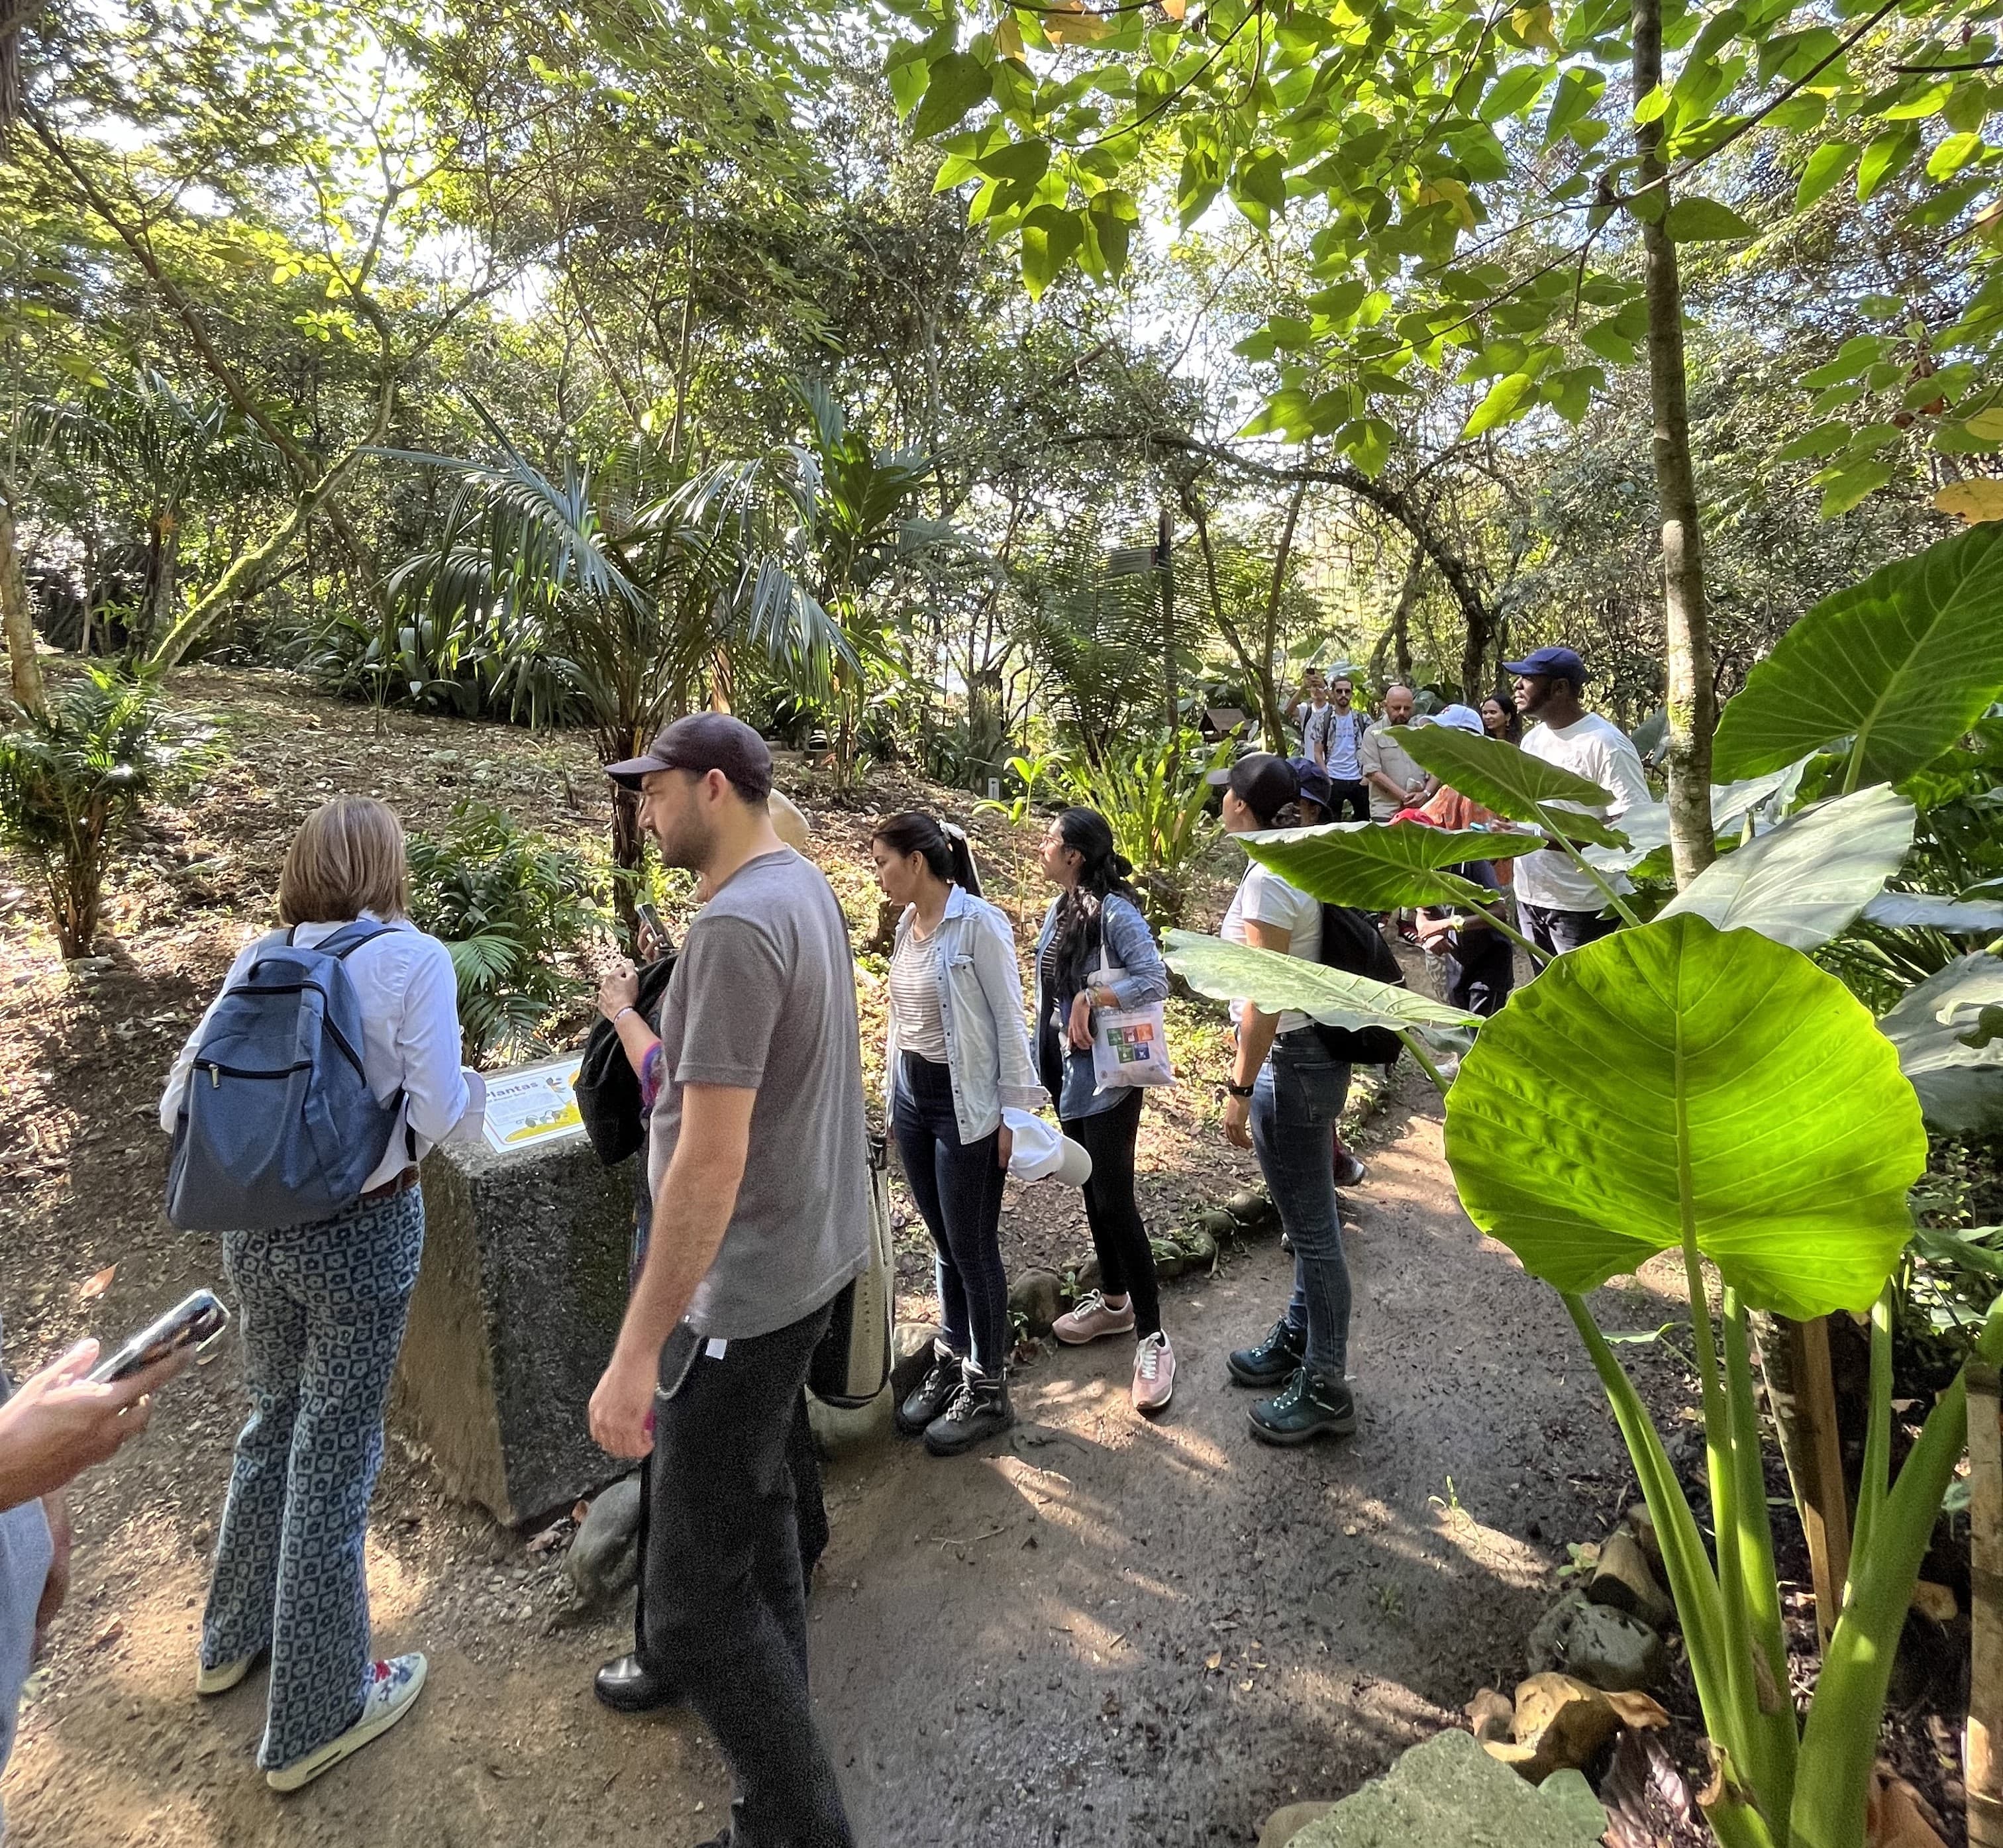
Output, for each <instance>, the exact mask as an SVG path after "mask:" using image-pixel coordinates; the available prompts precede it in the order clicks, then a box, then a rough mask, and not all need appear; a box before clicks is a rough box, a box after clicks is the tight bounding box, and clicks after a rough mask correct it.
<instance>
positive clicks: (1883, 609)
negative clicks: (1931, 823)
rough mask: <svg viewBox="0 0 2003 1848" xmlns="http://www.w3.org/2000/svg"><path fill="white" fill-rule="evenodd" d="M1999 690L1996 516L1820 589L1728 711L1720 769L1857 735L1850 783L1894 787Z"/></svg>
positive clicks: (1776, 760)
mask: <svg viewBox="0 0 2003 1848" xmlns="http://www.w3.org/2000/svg"><path fill="white" fill-rule="evenodd" d="M1999 689H2003V523H1998V522H1993V521H1992V522H1987V523H1986V524H1984V525H1981V526H1971V527H1970V528H1969V529H1968V530H1967V531H1966V532H1965V533H1957V534H1956V536H1954V537H1953V538H1952V539H1944V540H1942V541H1941V542H1940V543H1938V545H1934V546H1929V547H1928V548H1927V549H1926V550H1924V552H1921V553H1920V554H1917V556H1915V557H1911V558H1906V559H1902V560H1900V561H1899V562H1898V563H1897V564H1888V565H1886V567H1885V568H1884V569H1883V570H1882V571H1874V572H1873V573H1872V575H1870V576H1869V577H1868V578H1865V580H1864V582H1862V583H1861V584H1855V585H1851V587H1850V589H1847V590H1840V591H1838V592H1836V594H1835V595H1834V596H1827V597H1824V598H1823V600H1822V601H1821V602H1820V603H1818V604H1816V606H1815V607H1814V608H1813V609H1812V610H1810V611H1809V613H1808V614H1807V615H1806V616H1805V617H1802V620H1800V621H1799V622H1798V623H1796V624H1795V626H1794V627H1792V629H1790V630H1789V631H1788V632H1787V634H1785V635H1784V636H1782V637H1781V640H1780V641H1779V643H1778V645H1776V647H1775V648H1774V652H1773V653H1772V654H1771V655H1768V656H1767V659H1765V660H1764V661H1763V662H1760V665H1758V666H1757V667H1756V668H1754V669H1753V671H1752V672H1751V673H1750V674H1749V675H1748V676H1746V685H1745V686H1744V688H1743V690H1741V691H1740V693H1739V695H1738V696H1737V697H1736V698H1735V699H1734V700H1732V702H1731V704H1729V705H1728V706H1727V707H1725V716H1724V718H1723V719H1722V721H1721V722H1720V723H1719V725H1718V741H1717V744H1716V746H1715V764H1716V768H1717V773H1718V774H1719V775H1720V776H1726V777H1750V776H1757V775H1758V774H1760V772H1761V771H1763V770H1778V769H1779V768H1780V767H1781V766H1782V765H1783V764H1785V763H1790V762H1792V760H1794V759H1795V758H1797V757H1799V756H1802V755H1804V754H1805V753H1807V752H1810V751H1816V750H1819V749H1822V748H1823V746H1826V745H1829V744H1832V743H1833V742H1836V741H1837V739H1843V738H1852V737H1854V739H1855V740H1856V742H1855V745H1854V749H1856V750H1857V751H1858V753H1860V760H1859V765H1858V771H1859V774H1858V776H1857V777H1856V778H1855V779H1854V781H1858V782H1863V783H1880V782H1882V783H1896V782H1898V781H1900V780H1901V779H1902V778H1903V777H1907V776H1910V774H1912V773H1913V772H1914V770H1917V769H1919V768H1920V767H1921V765H1923V764H1925V763H1931V761H1932V760H1934V759H1935V757H1937V756H1939V755H1940V753H1942V751H1944V750H1945V749H1948V748H1949V746H1951V745H1952V744H1953V742H1955V740H1956V739H1957V738H1959V736H1960V735H1962V733H1963V732H1966V730H1967V729H1968V728H1969V727H1970V725H1973V724H1974V722H1975V721H1976V720H1977V718H1980V716H1981V714H1982V711H1983V709H1984V707H1986V706H1987V705H1988V704H1989V703H1990V702H1991V700H1994V698H1995V697H1996V696H1997V693H1998V690H1999Z"/></svg>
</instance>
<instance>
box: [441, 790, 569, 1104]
mask: <svg viewBox="0 0 2003 1848" xmlns="http://www.w3.org/2000/svg"><path fill="white" fill-rule="evenodd" d="M410 862H411V920H412V921H413V922H414V923H415V924H417V925H418V927H420V928H421V929H423V930H425V931H429V932H430V933H431V934H432V935H433V936H435V937H436V938H439V940H440V941H442V942H443V943H444V945H445V946H446V949H447V950H448V951H449V952H450V953H451V956H452V964H453V969H454V970H455V972H456V973H457V975H458V977H459V1024H460V1034H461V1036H462V1037H463V1040H464V1043H465V1044H464V1056H465V1058H466V1060H467V1064H470V1065H476V1066H477V1065H480V1064H484V1063H485V1062H487V1061H488V1060H491V1059H498V1060H502V1061H504V1062H505V1061H506V1060H513V1059H519V1058H523V1057H531V1056H533V1055H534V1054H536V1053H541V1052H546V1051H548V1050H551V1047H552V1046H553V1044H554V1034H555V1032H557V1031H558V1029H559V1027H560V1023H561V1018H562V1016H563V1015H564V1013H565V1011H566V1010H567V1009H568V1007H569V1006H570V1005H571V1004H572V1003H574V1002H575V1001H578V1000H579V998H580V997H582V995H584V994H586V992H588V991H589V988H590V987H591V981H590V977H589V974H588V973H586V970H585V969H584V968H583V966H582V955H583V953H584V952H586V951H588V950H589V949H590V948H593V947H594V946H596V945H599V944H601V943H603V941H605V940H606V936H607V934H608V920H607V917H606V910H605V908H604V907H603V905H602V904H601V903H600V897H599V893H598V891H597V886H598V880H597V878H596V875H595V874H594V872H593V868H592V867H591V865H589V862H588V861H586V859H585V858H584V857H583V855H582V854H579V853H578V852H577V851H575V850H574V849H572V848H570V847H561V846H558V844H555V843H554V842H552V841H550V840H546V839H545V838H544V837H542V836H541V835H539V834H537V833H533V832H531V831H530V830H528V829H526V828H524V827H523V826H520V824H519V823H517V822H516V820H515V819H513V817H512V816H509V814H507V813H506V812H505V811H504V810H502V809H497V808H495V806H493V805H491V803H484V802H461V803H460V805H459V806H458V807H457V808H456V809H454V810H453V814H452V820H451V823H450V826H449V827H448V829H447V830H446V833H445V834H444V835H443V836H442V837H440V838H439V839H437V840H433V839H432V838H430V837H428V836H425V835H422V834H414V835H412V836H411V841H410Z"/></svg>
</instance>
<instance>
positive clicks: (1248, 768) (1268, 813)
mask: <svg viewBox="0 0 2003 1848" xmlns="http://www.w3.org/2000/svg"><path fill="white" fill-rule="evenodd" d="M1204 781H1205V782H1207V783H1208V784H1211V787H1212V788H1217V789H1229V791H1231V793H1232V795H1235V796H1236V797H1237V798H1238V799H1239V801H1240V802H1243V804H1244V805H1245V806H1246V808H1248V809H1250V810H1251V811H1252V812H1253V814H1254V815H1256V816H1257V817H1258V818H1259V819H1260V821H1261V822H1262V823H1264V822H1270V821H1271V819H1273V817H1274V816H1276V815H1278V813H1279V812H1280V811H1281V809H1284V808H1285V806H1286V805H1287V804H1288V803H1289V802H1292V800H1293V799H1294V798H1295V796H1297V795H1299V794H1300V792H1301V786H1300V783H1299V779H1297V778H1296V777H1295V775H1294V767H1293V766H1292V764H1291V763H1288V761H1287V760H1286V759H1285V758H1284V757H1276V756H1274V755H1273V753H1271V751H1253V752H1252V753H1250V755H1249V756H1243V757H1240V758H1239V760H1238V761H1237V762H1236V763H1234V764H1232V767H1230V769H1229V770H1212V771H1211V772H1210V774H1208V776H1207V777H1205V778H1204Z"/></svg>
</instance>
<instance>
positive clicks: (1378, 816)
mask: <svg viewBox="0 0 2003 1848" xmlns="http://www.w3.org/2000/svg"><path fill="white" fill-rule="evenodd" d="M1411 722H1412V690H1411V689H1410V687H1409V686H1390V687H1386V689H1385V691H1384V718H1383V723H1382V724H1381V725H1372V727H1371V728H1370V729H1369V731H1367V732H1365V733H1364V734H1363V739H1362V742H1361V743H1360V744H1358V746H1357V747H1356V760H1357V762H1358V764H1359V765H1360V766H1361V767H1362V771H1363V780H1364V781H1365V782H1366V783H1368V784H1369V785H1370V819H1372V821H1389V820H1390V819H1391V818H1392V816H1394V815H1396V814H1397V812H1398V811H1399V810H1400V809H1413V808H1416V807H1417V806H1418V805H1419V804H1420V803H1421V802H1424V800H1425V799H1426V798H1427V797H1428V796H1429V795H1431V793H1432V791H1433V790H1434V788H1435V787H1436V786H1435V784H1434V782H1433V780H1432V778H1431V777H1429V776H1428V775H1427V774H1426V773H1425V772H1424V770H1421V769H1420V767H1418V765H1417V763H1415V762H1414V760H1413V759H1412V756H1411V753H1410V752H1408V751H1407V749H1405V741H1404V738H1403V732H1404V731H1405V729H1406V728H1407V727H1408V726H1409V725H1410V724H1411Z"/></svg>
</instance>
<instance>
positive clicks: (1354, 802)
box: [1328, 776, 1370, 821]
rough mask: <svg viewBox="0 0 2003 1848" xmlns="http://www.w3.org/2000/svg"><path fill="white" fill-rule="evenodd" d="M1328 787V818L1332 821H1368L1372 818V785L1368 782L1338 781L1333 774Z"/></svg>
mask: <svg viewBox="0 0 2003 1848" xmlns="http://www.w3.org/2000/svg"><path fill="white" fill-rule="evenodd" d="M1328 787H1329V810H1328V819H1330V821H1368V820H1369V819H1370V785H1369V784H1368V783H1338V782H1337V781H1336V780H1335V778H1334V777H1333V776H1331V777H1330V778H1329V784H1328ZM1345 811H1348V812H1345Z"/></svg>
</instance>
